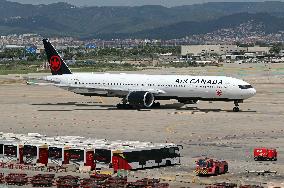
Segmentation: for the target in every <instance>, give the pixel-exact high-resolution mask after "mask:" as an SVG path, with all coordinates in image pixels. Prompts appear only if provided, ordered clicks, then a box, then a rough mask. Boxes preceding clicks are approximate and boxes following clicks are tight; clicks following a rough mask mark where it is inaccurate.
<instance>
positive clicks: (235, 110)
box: [233, 101, 240, 112]
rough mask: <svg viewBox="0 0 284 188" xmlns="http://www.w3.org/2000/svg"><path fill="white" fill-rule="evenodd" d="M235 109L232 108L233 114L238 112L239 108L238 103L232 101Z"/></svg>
mask: <svg viewBox="0 0 284 188" xmlns="http://www.w3.org/2000/svg"><path fill="white" fill-rule="evenodd" d="M234 104H235V107H234V108H233V111H234V112H239V111H240V108H239V101H234Z"/></svg>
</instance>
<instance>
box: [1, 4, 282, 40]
mask: <svg viewBox="0 0 284 188" xmlns="http://www.w3.org/2000/svg"><path fill="white" fill-rule="evenodd" d="M247 16H249V17H247ZM251 17H253V19H256V20H257V21H260V22H264V23H265V24H268V26H269V27H267V31H268V32H275V31H277V30H279V29H281V28H282V26H281V25H283V24H280V25H279V22H280V21H283V20H282V18H283V17H284V2H277V1H275V2H260V3H256V2H255V3H247V2H241V3H205V4H201V5H191V6H180V7H173V8H166V7H162V6H140V7H81V8H78V7H75V6H73V5H69V4H66V3H56V4H50V5H26V4H25V5H24V4H19V3H12V2H9V1H6V0H0V34H2V35H4V34H10V33H27V32H29V33H30V32H34V33H39V34H42V35H45V36H50V35H62V36H65V35H70V36H77V37H83V38H88V37H107V38H114V37H129V36H132V37H147V36H149V37H155V38H165V37H166V36H168V37H177V38H179V37H183V36H185V35H186V34H202V33H204V32H208V31H212V30H214V29H218V28H220V27H228V26H230V24H232V25H236V24H238V23H241V22H245V21H247V20H248V19H251ZM222 22H224V23H222ZM230 22H232V23H230ZM269 22H270V23H269ZM282 23H284V22H282ZM271 26H272V27H271ZM270 27H271V29H269V28H270ZM164 31H166V32H164Z"/></svg>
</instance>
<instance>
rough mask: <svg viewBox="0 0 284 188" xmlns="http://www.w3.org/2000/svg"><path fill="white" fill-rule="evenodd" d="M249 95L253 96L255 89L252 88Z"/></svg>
mask: <svg viewBox="0 0 284 188" xmlns="http://www.w3.org/2000/svg"><path fill="white" fill-rule="evenodd" d="M250 93H251V96H254V95H255V94H256V89H254V88H252V89H251V91H250Z"/></svg>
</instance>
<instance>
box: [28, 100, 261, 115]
mask: <svg viewBox="0 0 284 188" xmlns="http://www.w3.org/2000/svg"><path fill="white" fill-rule="evenodd" d="M94 103H95V104H94ZM31 105H36V106H76V107H100V108H75V109H70V110H69V109H66V110H65V109H63V110H60V109H59V110H55V109H44V110H43V109H41V110H38V111H59V112H60V111H62V112H64V111H103V110H118V111H143V112H145V111H153V110H177V111H192V113H193V114H194V112H204V113H209V112H233V110H223V109H204V108H198V107H195V106H194V107H188V106H184V105H183V104H180V103H174V104H165V105H161V106H160V107H159V108H151V109H118V108H116V105H105V104H100V103H99V102H97V103H96V102H92V103H76V102H67V103H43V104H31ZM256 112H257V111H255V110H240V111H239V112H233V113H256Z"/></svg>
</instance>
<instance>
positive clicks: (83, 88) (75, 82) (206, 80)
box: [43, 39, 256, 112]
mask: <svg viewBox="0 0 284 188" xmlns="http://www.w3.org/2000/svg"><path fill="white" fill-rule="evenodd" d="M43 44H44V47H45V51H46V54H47V58H48V61H49V64H50V68H51V72H52V76H46V77H45V78H43V79H44V80H46V81H48V82H52V83H53V85H55V86H58V87H61V88H63V89H66V90H68V91H72V92H74V93H77V94H81V95H85V96H105V97H119V98H122V104H118V105H117V107H118V108H152V107H158V106H160V103H158V102H156V101H157V100H170V99H176V100H178V102H180V103H184V104H193V103H197V102H198V101H199V100H203V101H232V102H234V104H235V107H234V108H233V111H234V112H238V111H239V103H242V102H243V101H244V100H245V99H248V98H250V97H252V96H254V95H255V94H256V90H255V89H254V88H253V87H252V86H251V85H250V84H249V83H247V82H245V81H243V80H239V79H236V78H231V77H225V76H187V75H145V74H124V73H121V74H109V73H106V74H94V73H72V72H71V71H70V69H69V68H68V67H67V65H66V64H65V62H64V61H63V59H62V58H61V57H60V56H59V54H58V53H57V51H56V50H55V48H54V47H53V46H52V45H51V43H50V42H49V41H48V40H47V39H44V40H43Z"/></svg>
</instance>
